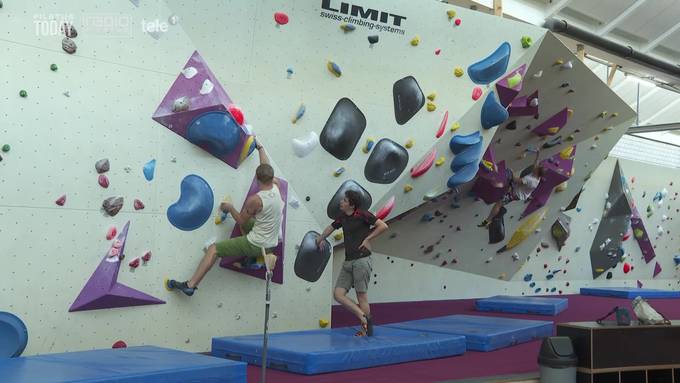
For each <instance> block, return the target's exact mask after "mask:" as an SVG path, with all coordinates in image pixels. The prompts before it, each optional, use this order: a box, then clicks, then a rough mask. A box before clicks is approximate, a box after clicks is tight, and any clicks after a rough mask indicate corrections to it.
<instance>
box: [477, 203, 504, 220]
mask: <svg viewBox="0 0 680 383" xmlns="http://www.w3.org/2000/svg"><path fill="white" fill-rule="evenodd" d="M503 198H505V197H503ZM502 207H503V199H501V200H500V201H496V203H494V204H493V207H492V208H491V211H490V212H489V216H488V217H486V219H485V220H484V221H482V223H480V224H479V225H477V226H478V227H486V226H489V223H491V220H493V219H494V217H496V216H497V215H498V213H499V212H500V211H501V208H502Z"/></svg>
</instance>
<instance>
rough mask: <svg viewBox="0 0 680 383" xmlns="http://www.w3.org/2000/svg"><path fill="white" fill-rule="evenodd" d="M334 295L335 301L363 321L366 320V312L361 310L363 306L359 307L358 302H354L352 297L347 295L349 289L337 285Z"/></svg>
mask: <svg viewBox="0 0 680 383" xmlns="http://www.w3.org/2000/svg"><path fill="white" fill-rule="evenodd" d="M333 297H334V298H335V301H336V302H338V303H340V304H341V305H342V306H343V307H344V308H346V309H347V310H349V311H350V312H351V313H352V314H354V315H355V316H356V317H357V318H359V320H360V321H361V323H365V322H366V318H365V317H364V312H363V311H361V308H360V307H359V305H358V304H356V302H354V301H353V300H352V299H350V298H349V297H348V296H347V289H344V288H342V287H336V288H335V290H334V291H333Z"/></svg>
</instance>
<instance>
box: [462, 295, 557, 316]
mask: <svg viewBox="0 0 680 383" xmlns="http://www.w3.org/2000/svg"><path fill="white" fill-rule="evenodd" d="M568 305H569V300H568V299H567V298H542V297H510V296H506V295H496V296H495V297H490V298H483V299H477V300H476V301H475V309H476V310H477V311H495V312H503V313H514V314H539V315H557V314H559V313H561V312H562V311H564V310H566V309H567V306H568Z"/></svg>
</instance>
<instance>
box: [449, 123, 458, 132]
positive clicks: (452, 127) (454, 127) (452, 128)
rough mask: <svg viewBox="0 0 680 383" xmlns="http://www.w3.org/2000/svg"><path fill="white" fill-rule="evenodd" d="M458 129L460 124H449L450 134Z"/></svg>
mask: <svg viewBox="0 0 680 383" xmlns="http://www.w3.org/2000/svg"><path fill="white" fill-rule="evenodd" d="M458 129H460V122H458V121H455V122H454V123H453V124H451V131H452V132H455V131H456V130H458Z"/></svg>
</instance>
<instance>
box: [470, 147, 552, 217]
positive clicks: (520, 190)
mask: <svg viewBox="0 0 680 383" xmlns="http://www.w3.org/2000/svg"><path fill="white" fill-rule="evenodd" d="M539 153H540V149H539V150H536V158H535V159H534V164H533V165H532V169H531V172H530V173H529V174H527V175H525V176H524V177H519V176H515V175H514V174H512V171H510V174H509V177H508V182H507V186H506V184H505V183H503V182H499V183H497V184H496V185H494V186H495V187H497V188H502V187H507V190H506V192H505V194H504V195H503V197H502V198H501V199H500V200H499V201H497V202H496V203H495V204H494V205H493V207H492V208H491V211H490V212H489V216H488V217H486V219H485V220H484V221H482V223H480V224H479V225H477V227H487V226H489V224H490V223H491V221H492V220H493V219H494V217H496V216H497V215H498V213H499V212H501V209H502V208H503V207H504V206H505V205H507V204H509V203H510V202H512V201H522V202H526V201H528V200H529V198H530V197H531V193H533V192H534V190H536V188H537V187H538V184H539V183H540V182H541V177H543V175H544V174H545V169H544V168H543V167H542V166H541V165H540V163H539V161H538V156H539Z"/></svg>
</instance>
